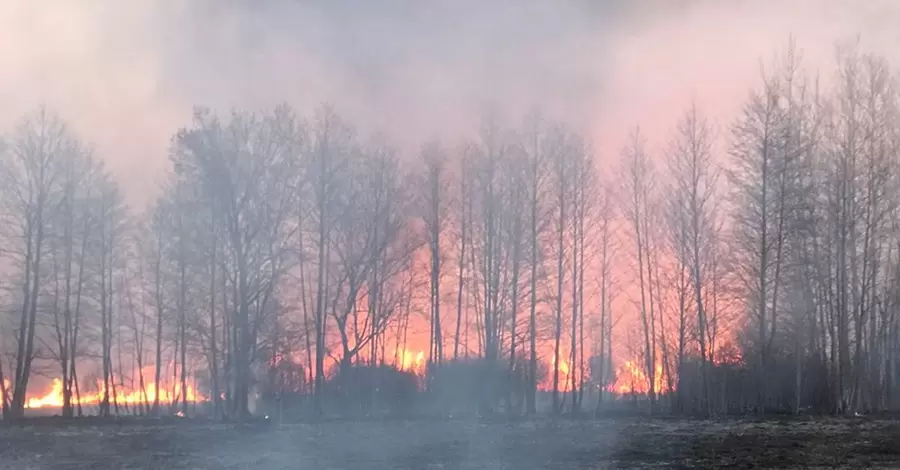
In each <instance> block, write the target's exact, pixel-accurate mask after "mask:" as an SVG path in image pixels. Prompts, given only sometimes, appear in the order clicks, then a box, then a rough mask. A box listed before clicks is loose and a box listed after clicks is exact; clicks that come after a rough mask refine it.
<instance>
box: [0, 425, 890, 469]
mask: <svg viewBox="0 0 900 470" xmlns="http://www.w3.org/2000/svg"><path fill="white" fill-rule="evenodd" d="M898 432H900V425H898V424H897V423H896V422H895V421H879V420H861V419H856V420H854V419H837V418H822V419H807V420H788V421H771V420H769V421H766V420H759V421H757V420H729V421H717V422H710V421H688V420H675V419H658V420H650V419H636V418H630V419H628V418H621V419H603V420H588V421H565V420H564V421H556V422H554V421H549V420H546V421H519V422H509V423H504V422H495V423H487V422H478V421H462V420H454V421H393V422H356V423H351V422H325V423H318V424H315V425H311V424H304V425H301V424H291V425H282V426H274V425H273V426H272V427H268V428H261V427H255V428H236V427H232V426H229V425H224V424H217V425H212V424H192V423H190V422H187V423H185V422H181V423H170V424H158V425H147V424H122V423H120V424H95V425H92V424H81V425H76V424H70V425H66V426H58V425H41V424H37V423H33V424H31V425H28V426H24V427H3V428H0V468H4V469H6V468H9V469H63V468H65V469H82V468H83V469H93V470H101V469H122V468H158V469H218V468H255V469H259V470H269V469H288V468H291V469H326V468H328V469H345V468H346V469H351V468H365V469H423V468H460V469H478V468H481V469H495V468H508V469H523V470H527V469H538V468H553V469H561V470H562V469H586V468H597V469H600V468H659V467H665V468H896V467H897V465H900V447H898V444H897V442H896V436H897V433H898Z"/></svg>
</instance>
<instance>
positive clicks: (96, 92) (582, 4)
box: [0, 0, 900, 204]
mask: <svg viewBox="0 0 900 470" xmlns="http://www.w3.org/2000/svg"><path fill="white" fill-rule="evenodd" d="M898 19H900V4H898V3H896V2H891V1H890V0H883V1H874V0H873V1H868V2H863V3H859V2H841V1H837V0H835V1H814V0H797V1H774V0H773V1H728V2H720V1H711V0H709V1H703V0H699V1H693V2H688V1H677V0H671V1H647V2H627V1H623V0H618V1H603V2H599V1H596V2H595V1H590V0H570V1H567V2H543V1H539V0H528V1H513V0H498V1H492V2H481V1H476V0H461V1H450V0H447V1H438V2H425V1H414V0H393V1H387V2H352V1H340V0H338V1H329V2H313V1H290V0H282V1H274V0H261V1H250V0H245V1H240V0H219V1H215V0H131V1H128V2H120V1H112V0H80V1H77V2H73V1H69V0H37V1H35V0H4V1H3V2H0V70H2V73H0V104H2V106H0V129H2V130H4V131H6V130H9V129H10V128H11V126H12V124H13V123H14V122H15V121H16V120H17V119H18V118H19V117H20V116H21V115H22V114H23V113H25V112H27V111H29V110H32V109H34V108H35V107H36V106H38V105H41V104H44V105H47V106H49V107H51V108H53V109H55V110H57V111H58V112H59V113H60V114H61V115H62V116H63V117H64V118H65V119H67V120H68V121H69V122H70V123H71V125H72V126H73V127H74V130H75V131H76V132H78V134H79V135H80V136H82V137H83V138H84V139H85V140H86V141H89V142H91V143H93V144H94V146H95V148H96V151H97V153H98V154H99V155H101V156H102V157H103V158H104V159H106V161H107V162H108V163H109V165H110V167H111V169H112V170H113V171H114V172H115V174H116V175H117V176H118V177H119V181H120V182H121V183H122V185H123V186H124V187H125V189H126V191H127V193H128V195H129V197H130V198H131V200H132V202H134V203H136V204H142V203H143V202H145V201H146V200H147V199H148V198H149V197H152V196H153V195H154V194H155V193H156V190H157V188H156V186H157V184H158V181H159V179H160V178H159V176H160V175H161V172H162V171H163V169H164V168H165V167H166V164H167V157H166V154H167V147H168V141H169V137H170V136H171V135H172V133H173V132H174V131H175V130H176V129H177V128H178V127H179V126H181V125H184V124H186V123H187V122H188V120H189V119H190V113H191V108H192V106H194V105H195V104H200V105H205V106H210V107H212V108H215V109H219V110H227V109H228V108H231V107H239V108H251V109H254V108H262V107H268V106H271V105H273V104H276V103H279V102H283V101H286V102H289V103H291V104H293V105H295V106H296V107H297V108H298V109H299V110H301V111H302V112H308V111H309V110H311V109H312V108H313V107H315V106H317V105H318V104H319V103H322V102H330V103H332V104H333V105H334V106H335V107H336V108H337V109H338V110H339V111H340V112H341V113H342V114H343V115H345V116H346V117H347V118H348V119H349V120H351V121H352V122H354V123H356V124H358V125H359V127H360V128H361V130H363V131H364V132H365V133H366V134H376V133H383V134H386V135H387V136H388V138H389V139H390V140H391V141H392V142H394V143H396V144H397V145H398V146H400V147H401V148H402V149H405V150H410V149H414V148H415V147H416V146H417V145H418V144H419V143H421V142H422V141H424V140H427V139H430V138H433V137H440V138H443V139H445V140H449V141H452V140H454V139H457V138H460V137H462V136H465V135H466V134H469V133H471V131H472V130H473V129H475V128H477V125H478V120H479V119H480V117H481V116H483V115H484V114H485V113H488V112H496V113H499V114H500V115H501V116H505V117H506V119H507V120H508V121H512V122H515V120H517V119H518V118H519V116H520V115H521V114H522V113H523V112H525V111H526V110H528V109H529V108H531V107H532V106H535V105H537V106H540V107H542V108H543V109H544V110H545V111H546V112H547V114H550V115H551V116H554V117H557V118H560V119H565V120H566V121H568V122H570V123H571V124H572V125H573V126H575V127H576V128H578V129H580V130H582V131H583V132H585V133H586V134H588V135H590V136H591V138H592V140H593V142H594V146H595V148H596V149H597V151H598V153H599V154H600V155H601V158H609V157H613V156H615V155H616V154H617V149H618V146H620V145H621V142H622V140H623V137H624V135H625V134H626V132H627V130H628V128H629V127H631V126H633V125H635V124H638V123H640V124H641V125H642V127H643V128H644V129H645V131H646V132H647V133H648V134H649V135H650V136H651V142H654V141H659V140H663V139H665V138H666V133H667V132H668V131H669V130H670V129H671V127H672V125H673V124H674V121H675V119H676V118H677V117H678V116H679V114H680V113H681V112H682V111H683V109H684V108H685V106H686V105H687V103H688V102H689V101H690V100H691V99H696V100H697V101H698V103H699V104H700V105H701V107H702V108H703V109H704V110H705V111H706V112H707V113H708V114H710V115H711V116H712V117H713V118H717V119H720V120H724V121H727V120H728V119H729V118H730V117H731V116H732V115H733V114H734V112H735V111H736V110H737V109H738V107H739V106H740V103H741V101H742V100H743V99H744V97H745V96H746V94H747V90H748V89H749V88H750V87H751V86H753V85H754V84H755V83H757V81H758V78H759V73H760V61H761V60H762V62H763V63H766V62H768V61H769V59H770V58H771V57H772V55H773V54H774V53H775V52H778V51H779V50H781V49H783V48H784V46H785V45H786V44H787V41H788V37H789V36H790V35H793V36H794V37H795V38H796V43H797V45H798V47H799V48H801V49H803V50H804V53H805V57H806V62H807V65H808V66H811V68H813V69H817V68H818V69H821V70H822V72H823V74H827V73H828V72H830V70H829V67H830V64H831V62H832V61H831V59H832V57H833V55H834V48H835V45H836V43H837V42H839V41H853V40H854V39H855V38H856V37H857V36H858V35H859V36H860V38H861V40H860V44H861V46H862V47H863V48H864V49H866V50H872V51H875V52H881V53H885V54H887V55H890V54H891V53H892V54H894V55H895V56H896V55H897V54H898V53H897V52H896V51H900V47H898V46H900V32H898V31H897V29H896V27H895V26H896V23H897V20H898ZM891 51H893V52H891ZM895 62H896V61H895Z"/></svg>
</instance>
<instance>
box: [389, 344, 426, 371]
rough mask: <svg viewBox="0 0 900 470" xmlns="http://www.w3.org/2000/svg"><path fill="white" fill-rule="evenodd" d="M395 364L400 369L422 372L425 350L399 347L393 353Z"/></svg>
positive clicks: (423, 369)
mask: <svg viewBox="0 0 900 470" xmlns="http://www.w3.org/2000/svg"><path fill="white" fill-rule="evenodd" d="M394 360H395V361H396V362H395V365H396V366H397V367H398V368H399V369H400V370H405V371H408V372H414V373H416V374H423V373H424V372H425V352H423V351H418V352H415V351H410V350H408V349H403V348H400V349H399V350H397V351H395V353H394Z"/></svg>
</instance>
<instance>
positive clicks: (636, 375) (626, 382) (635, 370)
mask: <svg viewBox="0 0 900 470" xmlns="http://www.w3.org/2000/svg"><path fill="white" fill-rule="evenodd" d="M653 376H654V377H653V390H654V391H655V392H656V393H660V392H664V391H665V390H664V389H665V388H666V385H665V383H664V381H663V370H662V365H660V364H657V365H656V371H655V373H654V374H653ZM607 390H609V391H610V392H615V393H618V394H620V395H625V394H629V393H637V394H646V393H648V392H649V391H650V381H649V380H647V374H646V373H645V372H644V369H643V368H642V367H641V366H640V364H639V363H638V362H637V361H625V362H624V363H623V364H622V365H621V366H619V368H618V369H617V370H616V381H615V383H613V384H612V385H610V386H609V387H608V389H607Z"/></svg>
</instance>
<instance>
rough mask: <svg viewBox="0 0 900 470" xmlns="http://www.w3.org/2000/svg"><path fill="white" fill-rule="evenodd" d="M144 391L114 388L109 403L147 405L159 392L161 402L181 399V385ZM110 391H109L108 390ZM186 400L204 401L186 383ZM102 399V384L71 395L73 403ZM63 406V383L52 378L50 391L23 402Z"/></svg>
mask: <svg viewBox="0 0 900 470" xmlns="http://www.w3.org/2000/svg"><path fill="white" fill-rule="evenodd" d="M145 389H146V391H142V390H140V389H138V390H121V389H119V388H117V389H116V394H115V396H112V395H110V397H109V402H110V403H118V404H119V405H147V404H151V403H154V402H155V401H156V396H157V394H159V402H160V403H162V404H167V405H169V404H172V403H177V402H178V401H180V400H181V386H180V385H176V386H175V390H174V392H173V391H172V390H168V389H166V388H161V389H157V387H156V384H155V383H150V384H148V385H146V386H145ZM110 392H111V391H110ZM185 398H186V401H188V402H190V403H197V402H201V401H204V400H205V398H203V397H202V395H200V394H199V393H197V391H196V390H195V389H194V387H192V386H190V385H188V386H187V391H186V394H185ZM102 401H103V389H102V384H99V385H98V387H97V391H96V392H94V393H90V394H86V395H82V396H80V397H74V396H73V397H72V399H71V402H72V404H73V405H99V404H100V403H101V402H102ZM62 406H63V383H62V380H60V379H53V384H52V386H51V388H50V391H48V392H47V393H45V394H44V395H42V396H36V397H31V398H28V399H27V400H26V402H25V408H28V409H34V408H62Z"/></svg>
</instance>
